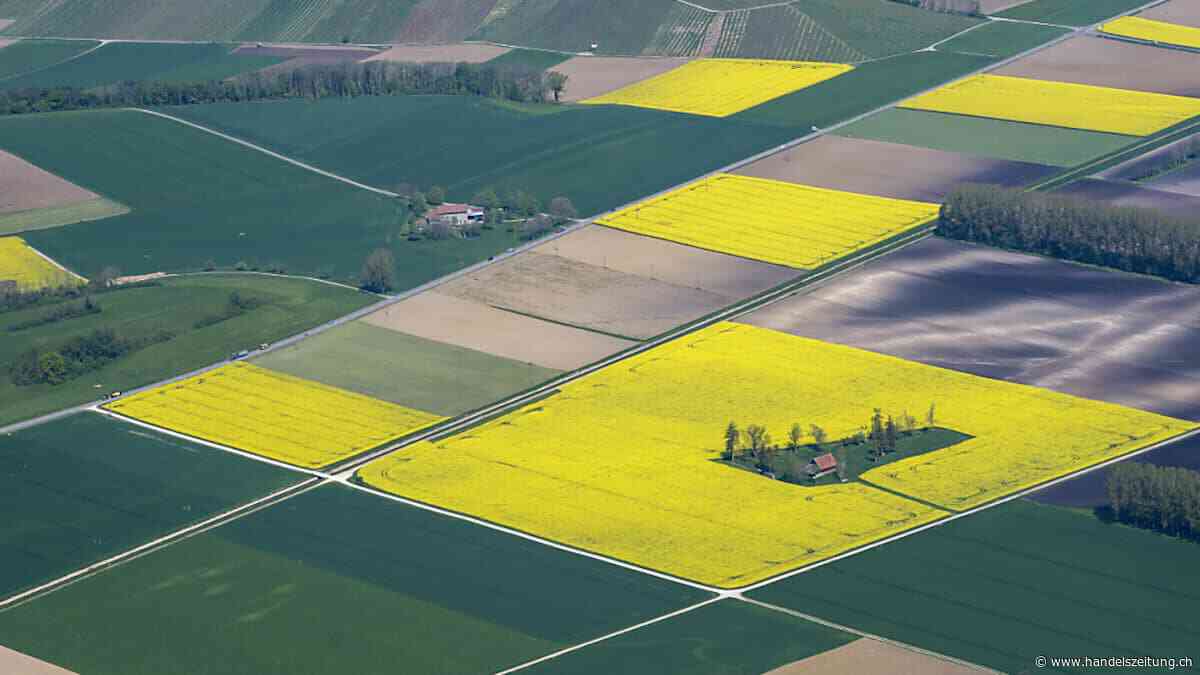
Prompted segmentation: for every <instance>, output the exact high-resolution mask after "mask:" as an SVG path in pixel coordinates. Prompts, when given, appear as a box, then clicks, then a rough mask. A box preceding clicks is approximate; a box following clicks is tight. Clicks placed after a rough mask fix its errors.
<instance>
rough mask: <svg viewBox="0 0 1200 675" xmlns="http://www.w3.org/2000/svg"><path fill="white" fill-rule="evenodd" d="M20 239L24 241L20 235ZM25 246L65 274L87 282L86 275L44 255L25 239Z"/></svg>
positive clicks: (17, 235)
mask: <svg viewBox="0 0 1200 675" xmlns="http://www.w3.org/2000/svg"><path fill="white" fill-rule="evenodd" d="M11 236H15V237H20V236H21V235H19V234H16V235H11ZM21 241H25V238H24V237H21ZM25 246H27V247H28V248H29V250H30V251H33V252H34V253H35V254H37V255H38V257H40V258H41V259H42V260H45V261H46V262H48V263H50V264H51V265H53V266H54V267H56V268H58V269H60V270H62V271H64V272H66V273H67V274H70V275H71V276H73V277H75V278H76V279H79V280H80V281H82V282H83V283H85V284H86V283H87V282H88V279H87V277H85V276H83V275H82V274H78V273H76V272H74V271H72V270H70V269H67V266H66V265H63V264H62V263H60V262H58V261H57V260H55V259H54V258H51V257H50V256H48V255H46V254H45V253H42V252H41V251H39V250H38V249H37V247H36V246H33V245H32V244H30V243H29V242H27V241H25Z"/></svg>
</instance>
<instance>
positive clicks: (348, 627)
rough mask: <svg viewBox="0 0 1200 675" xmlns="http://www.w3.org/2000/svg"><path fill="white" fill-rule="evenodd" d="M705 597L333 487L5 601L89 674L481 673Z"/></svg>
mask: <svg viewBox="0 0 1200 675" xmlns="http://www.w3.org/2000/svg"><path fill="white" fill-rule="evenodd" d="M704 597H706V596H705V594H703V593H702V592H700V591H695V590H692V589H690V588H688V587H686V586H682V585H679V584H675V583H672V582H668V581H663V580H659V579H656V578H654V577H651V576H648V575H643V574H638V573H635V572H630V571H628V570H624V569H622V568H620V567H617V566H615V565H609V564H607V563H602V562H598V561H595V560H591V559H588V558H585V557H582V556H576V555H572V554H568V553H564V552H562V551H559V550H557V549H554V548H551V547H548V546H542V545H540V544H536V543H532V542H528V541H526V540H524V539H521V538H519V537H514V536H511V535H507V534H503V533H500V532H496V531H493V530H490V529H487V528H483V527H479V526H477V525H473V524H470V523H466V522H463V521H460V520H455V519H452V518H447V517H444V516H439V515H435V514H431V513H429V512H427V511H423V510H420V509H416V508H412V507H408V506H404V505H401V504H397V503H395V502H392V501H389V500H387V499H384V498H382V497H377V496H373V495H367V494H363V493H360V492H357V491H352V490H351V489H349V488H346V487H340V486H330V487H323V488H320V489H317V490H314V491H311V492H308V493H305V494H304V495H301V496H299V497H296V498H293V499H290V500H288V501H286V502H284V503H283V504H280V505H278V506H275V507H272V508H269V509H265V510H263V511H260V512H258V513H255V514H253V515H251V516H248V517H246V518H243V519H239V520H237V521H235V522H233V523H230V524H228V525H224V526H222V527H220V528H217V529H215V530H212V531H210V532H207V533H205V534H203V535H200V536H197V537H194V538H192V539H189V540H187V541H184V542H181V543H179V544H175V545H173V546H170V547H168V548H166V549H164V550H161V551H158V552H155V553H153V554H151V555H148V556H145V557H143V558H139V559H137V560H134V561H132V562H130V563H127V564H125V565H122V566H120V567H118V568H115V569H112V570H110V571H108V572H106V573H104V574H101V575H98V576H95V577H92V578H90V579H87V580H84V581H82V582H80V583H77V584H74V585H72V586H70V587H68V588H65V589H62V590H60V591H57V592H54V593H52V594H49V595H47V596H45V597H43V598H40V599H37V600H35V601H33V602H30V603H28V604H25V605H21V606H19V607H16V608H14V609H12V610H9V611H5V612H0V635H3V636H4V644H5V646H7V647H10V648H12V649H17V650H19V651H22V652H25V653H27V654H32V655H35V656H38V657H40V658H44V659H47V660H49V661H50V662H52V663H56V664H58V665H61V666H63V667H67V668H70V669H72V670H75V671H77V672H80V673H88V674H89V675H103V674H111V675H174V674H178V675H183V674H186V675H206V674H214V675H215V674H216V673H221V674H224V675H236V674H239V673H245V674H247V675H267V674H273V673H278V674H281V675H282V674H287V675H305V674H314V675H317V674H319V675H324V674H326V673H335V672H336V673H388V672H407V673H448V674H456V673H475V672H479V673H481V672H494V671H496V670H500V669H503V668H504V667H506V666H512V665H516V664H518V663H521V662H523V661H526V660H529V659H532V658H536V657H538V656H541V655H544V654H547V653H549V652H551V651H554V650H556V649H560V648H562V647H565V646H567V645H570V644H575V643H578V642H582V641H584V640H587V639H590V638H593V637H597V636H599V635H602V634H604V633H607V632H611V631H613V630H617V629H619V628H623V627H625V626H628V625H631V624H634V623H638V622H639V621H644V620H647V619H649V618H651V617H654V616H658V615H661V614H664V613H666V612H669V611H671V610H673V609H676V608H680V607H683V606H686V605H688V604H692V603H695V602H698V601H700V600H701V599H703V598H704ZM134 635H138V636H153V639H149V638H148V639H130V636H134ZM214 654H219V655H220V658H218V659H214V658H213V655H214Z"/></svg>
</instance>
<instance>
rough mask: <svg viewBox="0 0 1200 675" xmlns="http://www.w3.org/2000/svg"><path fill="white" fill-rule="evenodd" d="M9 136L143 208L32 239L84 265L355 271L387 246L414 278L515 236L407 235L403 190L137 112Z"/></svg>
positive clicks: (23, 128)
mask: <svg viewBox="0 0 1200 675" xmlns="http://www.w3.org/2000/svg"><path fill="white" fill-rule="evenodd" d="M0 148H4V149H6V150H9V151H12V152H15V153H16V154H18V155H20V156H22V157H23V158H25V159H27V160H29V161H31V162H33V163H35V164H37V165H38V166H40V167H42V168H43V169H46V170H47V171H50V172H52V173H55V174H58V175H60V176H63V177H64V178H66V179H67V180H70V181H72V182H74V183H76V184H78V185H82V186H84V187H86V188H88V189H91V190H93V191H95V192H98V193H100V194H103V195H105V196H106V197H109V198H112V199H114V200H116V201H119V202H121V203H123V204H125V205H127V206H129V207H130V208H131V209H132V212H131V213H129V214H127V215H123V216H118V217H115V218H107V219H104V220H96V221H91V222H87V223H80V224H77V225H69V226H66V227H60V228H55V229H51V230H41V231H38V232H33V233H30V234H29V236H28V240H29V242H30V243H31V244H32V245H34V246H36V247H37V248H38V249H40V250H41V251H43V252H45V253H46V254H47V255H49V256H51V257H52V258H54V259H56V260H58V261H59V262H62V263H63V264H65V265H67V266H68V267H70V268H71V269H74V270H76V271H79V272H80V273H81V274H83V275H84V276H91V275H93V274H95V273H96V272H97V271H99V270H101V269H103V268H104V267H105V266H108V265H115V266H116V267H118V268H120V269H121V270H122V271H123V272H124V273H125V274H140V273H146V272H155V271H179V270H184V271H191V270H199V269H203V268H205V267H206V266H208V264H209V263H215V264H216V266H217V267H218V268H223V269H230V268H233V267H234V266H235V264H236V263H238V262H245V263H246V264H247V265H248V266H249V267H251V268H255V267H259V268H263V267H266V266H267V265H271V264H272V263H273V262H277V263H279V264H281V265H282V266H283V267H284V268H285V269H286V270H287V271H288V272H290V273H293V274H305V275H326V276H331V277H332V278H334V279H338V280H343V281H347V282H351V283H355V282H356V280H357V278H358V275H359V271H360V269H361V267H362V262H363V260H364V259H365V258H366V256H367V255H368V254H369V253H370V252H371V251H372V250H374V249H376V248H388V249H390V250H391V251H392V252H393V254H394V256H395V258H396V277H397V288H398V289H404V288H410V287H412V286H416V285H419V284H421V283H424V282H426V281H428V280H430V279H434V278H437V277H440V276H442V275H445V274H447V273H448V272H451V271H454V270H457V269H461V268H463V267H466V266H468V265H470V264H473V263H475V262H477V261H479V260H482V259H485V258H487V257H488V256H490V255H493V254H494V253H496V252H498V251H502V250H504V249H505V248H507V247H510V246H512V245H513V243H514V242H513V235H511V234H509V233H507V232H503V231H501V230H499V229H497V230H494V231H488V232H485V236H483V237H480V238H476V239H467V240H464V239H449V240H445V241H428V240H425V241H419V242H409V241H407V240H405V239H404V238H402V237H401V236H400V235H399V232H400V222H401V218H402V217H404V216H406V215H407V214H406V212H405V211H404V209H403V208H402V207H401V206H399V203H398V202H397V201H396V200H393V199H389V198H387V197H383V196H380V195H376V194H373V193H370V192H367V191H365V190H362V189H360V188H356V187H352V186H349V185H345V184H343V183H339V182H337V181H334V180H332V179H330V178H326V177H324V176H321V175H318V174H315V173H313V172H311V171H307V170H304V169H301V168H298V167H295V166H292V165H290V164H287V163H285V162H282V161H280V160H278V159H275V158H273V157H270V156H268V155H265V154H263V153H260V152H256V151H254V150H250V149H247V148H244V147H241V146H238V145H236V144H234V143H230V142H228V141H226V140H223V139H221V138H218V137H216V136H213V135H212V134H208V133H204V132H202V131H198V130H195V129H190V128H188V127H186V126H183V125H181V124H178V123H176V122H172V121H170V120H165V119H161V118H156V117H152V116H150V115H146V114H142V113H137V112H129V111H115V110H104V111H89V112H74V113H53V114H48V115H22V116H18V117H12V118H8V119H4V120H0ZM81 148H82V149H84V151H81V150H80V149H81Z"/></svg>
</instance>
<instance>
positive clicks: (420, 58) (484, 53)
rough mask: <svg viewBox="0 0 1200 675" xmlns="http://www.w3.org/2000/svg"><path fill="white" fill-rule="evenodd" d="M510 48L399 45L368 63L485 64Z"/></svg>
mask: <svg viewBox="0 0 1200 675" xmlns="http://www.w3.org/2000/svg"><path fill="white" fill-rule="evenodd" d="M508 51H509V49H508V47H497V46H495V45H482V44H454V45H397V46H395V47H392V48H391V49H388V50H386V51H382V52H379V53H378V54H376V55H374V56H372V57H371V58H369V59H367V60H368V61H406V62H409V63H437V62H447V63H458V62H459V61H465V62H467V63H483V62H484V61H491V60H492V59H494V58H496V57H497V56H500V55H501V54H504V53H507V52H508Z"/></svg>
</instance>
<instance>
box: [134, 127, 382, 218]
mask: <svg viewBox="0 0 1200 675" xmlns="http://www.w3.org/2000/svg"><path fill="white" fill-rule="evenodd" d="M126 110H132V111H134V112H139V113H144V114H146V115H153V116H154V117H161V118H163V119H167V120H171V121H172V122H175V123H177V124H182V125H184V126H187V127H191V128H193V129H198V130H200V131H203V132H205V133H209V134H212V135H214V136H217V137H220V138H223V139H225V140H227V141H230V142H233V143H237V144H238V145H241V146H244V147H247V148H250V149H251V150H257V151H258V152H261V153H263V154H264V155H270V156H271V157H274V158H275V159H278V160H282V161H284V162H287V163H288V164H291V165H293V166H298V167H300V168H301V169H305V170H308V171H311V172H313V173H315V174H319V175H321V176H325V177H326V178H332V179H334V180H336V181H340V182H342V183H345V184H346V185H351V186H353V187H356V188H359V189H362V190H367V191H368V192H374V193H375V194H378V195H383V196H384V197H399V196H400V195H398V194H396V193H395V192H392V191H390V190H384V189H381V188H377V187H372V186H370V185H367V184H366V183H360V182H358V181H356V180H353V179H351V178H346V177H345V176H340V175H338V174H336V173H333V172H331V171H326V170H324V169H318V168H317V167H315V166H313V165H312V164H306V163H305V162H301V161H300V160H298V159H293V158H291V157H288V156H287V155H283V154H280V153H278V152H275V151H274V150H268V149H267V148H264V147H263V146H261V145H257V144H254V143H251V142H250V141H246V140H242V139H240V138H238V137H236V136H230V135H229V134H227V133H224V132H222V131H217V130H216V129H210V128H208V127H206V126H202V125H200V124H196V123H195V122H190V121H188V120H185V119H183V118H182V117H176V116H174V115H169V114H167V113H163V112H158V111H157V110H149V109H147V108H126Z"/></svg>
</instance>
